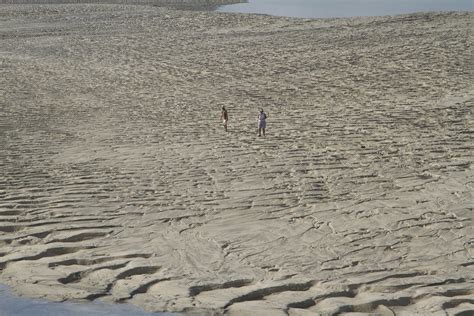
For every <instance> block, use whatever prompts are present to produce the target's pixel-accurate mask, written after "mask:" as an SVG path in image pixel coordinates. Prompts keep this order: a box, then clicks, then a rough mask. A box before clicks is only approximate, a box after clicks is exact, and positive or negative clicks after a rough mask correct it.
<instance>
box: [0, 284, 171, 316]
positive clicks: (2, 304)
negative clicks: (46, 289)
mask: <svg viewBox="0 0 474 316" xmlns="http://www.w3.org/2000/svg"><path fill="white" fill-rule="evenodd" d="M32 315H34V316H66V315H67V316H84V315H87V316H173V315H174V316H177V315H178V314H173V313H147V312H144V311H142V310H141V309H138V308H137V307H134V306H132V305H128V304H114V305H113V304H103V303H68V302H66V303H52V302H49V301H45V300H35V299H28V298H23V297H19V296H16V295H13V294H12V293H11V292H10V291H9V290H8V288H7V287H6V286H4V285H0V316H32Z"/></svg>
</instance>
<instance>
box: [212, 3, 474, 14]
mask: <svg viewBox="0 0 474 316" xmlns="http://www.w3.org/2000/svg"><path fill="white" fill-rule="evenodd" d="M473 10H474V1H473V0H249V1H248V2H247V3H238V4H231V5H224V6H221V7H219V8H218V9H217V11H221V12H240V13H261V14H271V15H277V16H288V17H299V18H337V17H356V16H379V15H396V14H406V13H415V12H432V11H473Z"/></svg>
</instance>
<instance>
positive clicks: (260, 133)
mask: <svg viewBox="0 0 474 316" xmlns="http://www.w3.org/2000/svg"><path fill="white" fill-rule="evenodd" d="M258 136H262V129H261V128H260V127H259V128H258Z"/></svg>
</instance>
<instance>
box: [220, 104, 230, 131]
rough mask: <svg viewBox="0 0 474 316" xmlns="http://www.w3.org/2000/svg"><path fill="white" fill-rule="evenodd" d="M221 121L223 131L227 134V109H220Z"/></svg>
mask: <svg viewBox="0 0 474 316" xmlns="http://www.w3.org/2000/svg"><path fill="white" fill-rule="evenodd" d="M221 119H222V124H224V130H225V131H226V132H227V121H229V114H228V113H227V109H226V108H225V107H224V106H223V107H222V112H221Z"/></svg>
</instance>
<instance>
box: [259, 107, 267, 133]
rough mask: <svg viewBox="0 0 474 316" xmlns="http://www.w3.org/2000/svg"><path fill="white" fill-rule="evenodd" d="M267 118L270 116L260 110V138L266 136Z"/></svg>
mask: <svg viewBox="0 0 474 316" xmlns="http://www.w3.org/2000/svg"><path fill="white" fill-rule="evenodd" d="M267 117H268V115H267V114H266V113H265V112H264V111H263V109H260V113H258V136H262V134H263V136H265V128H266V127H267Z"/></svg>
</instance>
